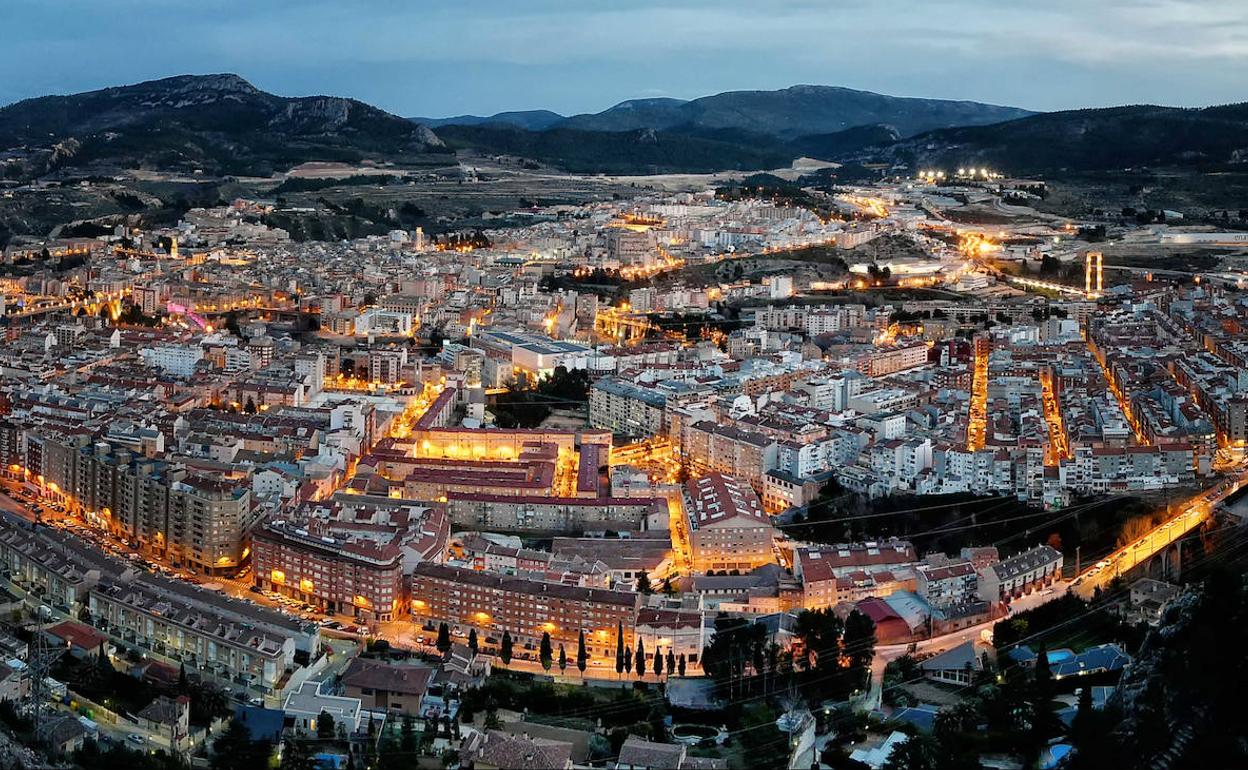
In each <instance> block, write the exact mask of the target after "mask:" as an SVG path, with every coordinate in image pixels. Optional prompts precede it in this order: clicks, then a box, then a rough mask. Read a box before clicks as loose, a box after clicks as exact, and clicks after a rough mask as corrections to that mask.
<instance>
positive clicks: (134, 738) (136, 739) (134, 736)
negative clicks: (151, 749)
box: [126, 733, 147, 743]
mask: <svg viewBox="0 0 1248 770" xmlns="http://www.w3.org/2000/svg"><path fill="white" fill-rule="evenodd" d="M126 740H128V741H130V742H131V743H147V739H146V738H144V737H143V736H142V735H139V734H138V733H130V734H129V735H127V736H126Z"/></svg>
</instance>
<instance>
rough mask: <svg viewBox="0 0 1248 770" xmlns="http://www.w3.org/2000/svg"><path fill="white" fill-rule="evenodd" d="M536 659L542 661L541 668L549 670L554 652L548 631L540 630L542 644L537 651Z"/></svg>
mask: <svg viewBox="0 0 1248 770" xmlns="http://www.w3.org/2000/svg"><path fill="white" fill-rule="evenodd" d="M537 656H538V660H540V661H541V662H542V668H543V669H545V670H547V671H549V670H550V664H551V663H552V662H553V661H554V657H555V653H554V650H553V649H551V646H550V633H549V632H547V631H543V632H542V644H541V646H540V647H538V651H537Z"/></svg>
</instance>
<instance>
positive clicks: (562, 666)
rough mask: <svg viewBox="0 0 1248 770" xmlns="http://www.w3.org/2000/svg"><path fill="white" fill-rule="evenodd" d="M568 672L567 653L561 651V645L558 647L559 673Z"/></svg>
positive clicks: (563, 650)
mask: <svg viewBox="0 0 1248 770" xmlns="http://www.w3.org/2000/svg"><path fill="white" fill-rule="evenodd" d="M567 670H568V651H567V650H565V649H563V644H562V643H561V644H560V645H559V673H560V674H562V673H563V672H565V671H567Z"/></svg>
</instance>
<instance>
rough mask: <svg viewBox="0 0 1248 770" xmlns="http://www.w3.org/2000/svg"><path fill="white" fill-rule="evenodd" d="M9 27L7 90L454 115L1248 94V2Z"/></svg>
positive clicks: (669, 4)
mask: <svg viewBox="0 0 1248 770" xmlns="http://www.w3.org/2000/svg"><path fill="white" fill-rule="evenodd" d="M0 30H4V33H3V37H2V38H0V39H3V45H0V104H5V103H9V102H12V101H16V100H18V99H22V98H26V97H29V96H38V95H43V94H49V93H71V92H75V91H83V90H89V89H93V88H101V87H105V86H109V85H117V84H122V83H131V82H137V81H141V80H148V79H152V78H157V77H163V76H167V75H175V74H183V73H210V72H235V73H238V74H240V75H242V76H244V77H245V78H247V79H248V80H250V81H252V82H253V83H255V84H256V85H257V86H259V87H261V88H263V89H265V90H268V91H273V92H275V93H279V94H283V95H291V96H294V95H306V94H333V95H342V96H353V97H357V98H359V99H363V100H365V101H368V102H371V103H373V104H376V105H378V106H380V107H383V108H385V109H388V110H391V111H392V112H396V113H399V114H402V115H408V116H416V115H428V116H436V117H441V116H446V115H455V114H460V113H478V114H490V113H493V112H498V111H501V110H514V109H535V108H547V109H553V110H556V111H559V112H563V113H565V114H571V113H577V112H596V111H598V110H601V109H604V108H606V107H608V106H610V105H611V104H614V103H615V102H618V101H620V100H623V99H628V98H634V97H646V96H674V97H680V98H692V97H697V96H701V95H705V94H710V93H717V92H720V91H726V90H735V89H771V88H782V87H784V86H788V85H793V84H796V83H815V84H823V85H843V86H848V87H851V88H862V89H867V90H872V91H878V92H882V93H888V94H896V95H904V96H927V97H940V98H953V99H974V100H978V101H985V102H993V103H998V104H1010V105H1016V106H1020V107H1027V108H1031V109H1037V110H1050V109H1062V108H1071V107H1086V106H1102V105H1109V104H1129V103H1139V102H1149V103H1157V104H1172V105H1206V104H1215V103H1225V102H1235V101H1245V100H1248V0H1044V2H1043V3H1041V2H1033V1H1031V0H823V1H822V2H819V1H817V0H752V1H740V0H627V2H609V1H607V0H601V1H597V2H596V1H595V0H579V1H576V0H566V1H565V0H451V1H449V2H443V0H297V1H291V0H246V2H243V1H241V0H0Z"/></svg>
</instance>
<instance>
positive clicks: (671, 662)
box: [667, 647, 676, 676]
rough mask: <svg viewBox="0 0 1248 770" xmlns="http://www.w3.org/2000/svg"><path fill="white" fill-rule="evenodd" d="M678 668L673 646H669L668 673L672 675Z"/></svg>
mask: <svg viewBox="0 0 1248 770" xmlns="http://www.w3.org/2000/svg"><path fill="white" fill-rule="evenodd" d="M675 670H676V655H675V654H674V653H673V652H672V648H671V647H668V648H667V675H668V676H671V675H672V672H674V671H675Z"/></svg>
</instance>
